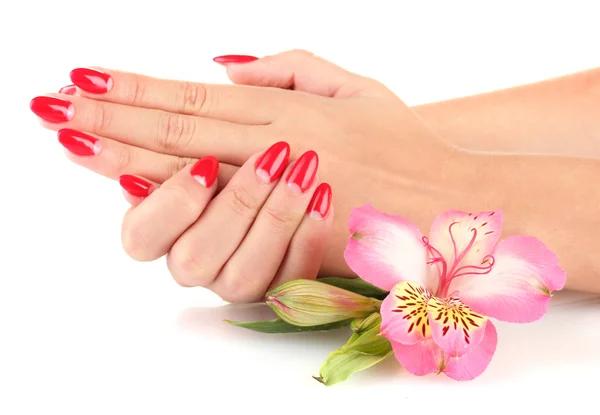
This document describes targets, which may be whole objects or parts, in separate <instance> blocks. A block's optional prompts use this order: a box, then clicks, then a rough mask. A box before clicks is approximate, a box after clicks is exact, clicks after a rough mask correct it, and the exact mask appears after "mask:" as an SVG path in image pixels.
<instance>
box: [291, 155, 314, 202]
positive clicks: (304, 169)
mask: <svg viewBox="0 0 600 415" xmlns="http://www.w3.org/2000/svg"><path fill="white" fill-rule="evenodd" d="M318 167H319V156H317V153H315V152H314V151H312V150H310V151H307V152H306V153H304V154H302V155H301V156H300V158H299V159H298V160H296V162H295V163H294V166H293V167H292V170H291V171H290V173H289V174H288V177H287V184H288V186H289V187H290V188H291V189H294V190H296V191H299V192H301V193H304V192H306V190H307V189H308V188H309V187H310V186H311V185H312V184H313V181H314V180H315V176H316V174H317V168H318Z"/></svg>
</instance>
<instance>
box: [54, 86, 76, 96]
mask: <svg viewBox="0 0 600 415" xmlns="http://www.w3.org/2000/svg"><path fill="white" fill-rule="evenodd" d="M75 92H77V87H76V86H75V85H67V86H63V87H62V88H61V89H59V90H58V93H59V94H64V95H75Z"/></svg>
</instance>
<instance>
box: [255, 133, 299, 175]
mask: <svg viewBox="0 0 600 415" xmlns="http://www.w3.org/2000/svg"><path fill="white" fill-rule="evenodd" d="M289 158H290V145H289V144H288V143H286V142H285V141H280V142H278V143H275V144H273V145H272V146H271V147H269V149H268V150H267V151H265V152H264V153H263V154H262V156H260V157H259V158H258V160H256V164H255V165H254V171H255V172H256V175H257V176H258V177H259V178H260V179H261V180H262V181H263V182H265V183H273V182H274V181H275V180H277V179H279V178H280V177H281V175H282V174H283V171H284V170H285V168H286V166H287V163H288V160H289Z"/></svg>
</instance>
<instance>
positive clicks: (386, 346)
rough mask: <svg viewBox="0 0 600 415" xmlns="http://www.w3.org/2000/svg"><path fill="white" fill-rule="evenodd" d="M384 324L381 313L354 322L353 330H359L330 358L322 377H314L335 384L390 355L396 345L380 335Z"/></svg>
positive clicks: (326, 362)
mask: <svg viewBox="0 0 600 415" xmlns="http://www.w3.org/2000/svg"><path fill="white" fill-rule="evenodd" d="M380 325H381V316H380V315H379V313H374V314H371V315H370V316H369V317H367V318H364V319H361V320H354V322H353V323H352V328H353V330H354V329H355V328H356V330H354V333H353V334H352V336H351V337H350V339H349V340H348V341H347V342H346V344H345V345H344V346H342V347H341V348H340V349H338V350H336V351H334V352H332V353H331V354H330V355H329V356H328V357H327V360H325V363H323V366H321V369H320V370H319V376H314V378H315V379H316V380H318V381H319V382H321V383H323V384H325V385H327V386H331V385H335V384H336V383H340V382H343V381H345V380H346V379H348V378H349V377H350V376H352V375H353V374H354V373H356V372H360V371H362V370H365V369H368V368H370V367H371V366H374V365H376V364H377V363H379V362H381V361H382V360H384V359H385V358H387V357H388V356H390V355H391V354H392V352H393V350H392V345H391V344H390V341H389V340H387V339H386V338H385V337H383V336H381V335H380V334H379V330H380Z"/></svg>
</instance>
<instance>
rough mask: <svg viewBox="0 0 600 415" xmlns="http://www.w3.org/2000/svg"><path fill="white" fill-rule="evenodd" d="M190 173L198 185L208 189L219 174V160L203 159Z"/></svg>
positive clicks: (210, 157)
mask: <svg viewBox="0 0 600 415" xmlns="http://www.w3.org/2000/svg"><path fill="white" fill-rule="evenodd" d="M190 173H191V175H192V177H193V178H194V179H196V181H197V182H198V183H200V184H201V185H202V186H204V187H206V188H209V187H211V186H212V185H213V183H214V182H215V179H216V178H217V174H219V160H217V159H216V158H215V157H213V156H206V157H203V158H201V159H200V160H198V161H197V162H196V164H194V166H193V167H192V170H191V171H190Z"/></svg>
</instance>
